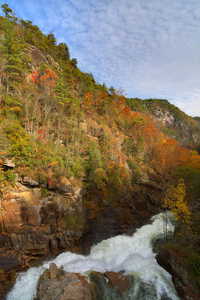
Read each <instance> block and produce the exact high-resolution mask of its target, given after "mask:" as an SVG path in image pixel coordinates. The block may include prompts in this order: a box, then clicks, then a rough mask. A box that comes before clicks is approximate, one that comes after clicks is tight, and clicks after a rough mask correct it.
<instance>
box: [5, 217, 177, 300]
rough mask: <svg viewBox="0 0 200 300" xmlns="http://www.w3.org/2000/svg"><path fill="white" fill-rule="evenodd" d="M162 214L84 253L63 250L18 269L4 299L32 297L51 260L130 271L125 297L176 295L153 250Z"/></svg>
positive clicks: (80, 269)
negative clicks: (130, 286)
mask: <svg viewBox="0 0 200 300" xmlns="http://www.w3.org/2000/svg"><path fill="white" fill-rule="evenodd" d="M169 214H170V213H169ZM164 217H165V215H164V214H162V213H160V214H158V215H156V216H154V217H153V218H152V219H151V221H152V223H151V224H148V225H144V226H142V227H141V228H139V229H138V230H137V231H136V232H135V233H134V235H133V236H126V235H120V236H116V237H113V238H109V239H107V240H103V241H102V242H100V243H99V244H97V245H94V246H93V247H92V249H91V252H90V255H88V256H83V255H78V254H74V253H71V252H65V253H62V254H60V255H58V256H57V257H56V259H54V260H51V261H48V262H46V263H44V264H43V265H42V266H40V267H37V268H30V269H29V270H28V271H27V272H24V273H20V274H19V275H18V278H17V281H16V284H15V286H14V287H13V289H12V290H11V291H10V292H9V293H8V295H7V298H6V299H7V300H32V299H34V296H35V293H36V284H37V280H38V278H39V276H40V275H41V274H42V273H43V271H44V270H45V269H46V268H48V267H49V264H50V263H51V262H54V263H55V264H56V265H57V267H61V266H62V267H63V269H64V270H65V271H67V272H76V273H80V274H86V272H87V274H88V272H89V271H91V270H95V271H98V272H101V273H104V272H106V271H113V272H119V271H124V273H125V274H131V275H133V276H134V278H135V280H134V285H133V289H132V291H131V294H130V293H129V295H128V298H127V299H131V300H132V299H133V300H144V299H146V300H150V299H151V300H159V299H161V298H162V296H165V299H172V300H177V299H179V298H178V296H177V294H176V291H175V289H174V286H173V283H172V279H171V275H170V274H169V273H167V272H166V271H165V270H164V269H163V268H161V267H160V266H159V265H158V264H157V261H156V258H155V256H156V253H154V252H153V241H155V240H156V239H157V238H161V237H163V235H164V234H163V232H164V230H163V228H164V227H165V226H164V225H165V224H164ZM170 219H171V220H172V218H170V215H169V216H168V220H170ZM167 227H168V228H167V230H168V233H173V230H174V225H173V221H168V224H167ZM145 290H146V292H144V291H145ZM144 295H145V296H144ZM108 299H111V298H108Z"/></svg>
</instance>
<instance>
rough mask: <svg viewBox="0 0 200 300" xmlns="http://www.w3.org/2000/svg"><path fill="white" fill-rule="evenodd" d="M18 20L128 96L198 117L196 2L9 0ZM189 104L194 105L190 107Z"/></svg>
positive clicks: (199, 52)
mask: <svg viewBox="0 0 200 300" xmlns="http://www.w3.org/2000/svg"><path fill="white" fill-rule="evenodd" d="M6 2H7V3H8V5H9V6H10V7H11V8H12V9H13V10H14V11H15V12H16V13H17V16H18V17H19V18H23V19H30V20H32V21H33V23H34V24H36V25H38V26H39V27H40V29H43V28H45V32H49V31H51V30H54V34H55V36H56V38H57V41H58V42H63V41H64V42H66V44H67V45H68V46H69V50H70V54H71V57H76V58H77V60H78V66H79V67H80V68H81V69H82V70H83V71H85V72H89V73H90V72H91V73H93V75H94V77H95V78H96V79H97V80H98V81H99V82H100V83H103V82H106V84H107V86H108V87H109V86H111V85H112V86H114V87H120V86H122V87H123V88H124V89H125V91H126V92H127V93H128V96H129V97H136V96H138V97H141V98H151V97H152V98H160V97H162V98H166V99H168V100H170V101H171V102H172V103H173V104H175V105H178V106H179V107H180V108H181V109H183V110H184V111H185V112H186V113H187V114H189V115H193V116H194V115H197V114H199V115H200V113H199V111H198V107H199V105H200V104H199V95H200V68H199V65H200V40H199V38H198V37H199V34H200V18H199V15H200V6H199V1H198V0H190V1H188V0H173V1H169V0H163V1H160V0H151V1H149V0H143V1H141V0H134V1H133V0H101V1H96V0H85V1H82V0H57V1H55V0H52V1H47V0H40V1H39V0H34V2H32V1H29V0H18V1H17V2H16V1H14V0H7V1H6ZM191 103H192V105H191Z"/></svg>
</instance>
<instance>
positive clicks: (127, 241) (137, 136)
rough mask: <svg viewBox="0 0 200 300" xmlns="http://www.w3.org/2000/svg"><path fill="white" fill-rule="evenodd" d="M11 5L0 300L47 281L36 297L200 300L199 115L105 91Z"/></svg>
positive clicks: (2, 138) (5, 44) (3, 35)
mask: <svg viewBox="0 0 200 300" xmlns="http://www.w3.org/2000/svg"><path fill="white" fill-rule="evenodd" d="M2 9H3V13H4V16H0V49H1V56H0V93H1V95H0V96H1V98H0V299H3V300H4V299H6V295H7V294H8V292H9V294H8V299H17V298H16V297H18V299H17V300H22V299H24V300H28V298H30V297H32V295H31V293H32V294H33V293H35V292H34V291H35V287H34V286H32V279H34V278H35V283H34V284H33V285H36V281H37V279H38V278H39V277H40V281H39V283H38V286H37V288H38V295H36V297H37V300H40V299H44V300H45V299H48V300H49V299H50V294H48V289H47V288H48V287H50V288H49V293H52V295H55V293H58V292H59V291H60V289H61V290H62V291H63V295H61V294H59V295H60V296H59V297H60V299H63V300H64V299H68V298H71V299H79V298H75V297H78V296H80V295H82V296H83V297H84V293H85V294H86V295H87V297H88V299H90V298H91V299H92V300H101V299H104V298H102V297H104V296H102V294H101V293H102V291H104V292H105V295H106V296H105V299H132V298H131V297H135V298H134V299H140V298H141V299H145V297H146V298H147V299H162V300H167V299H168V300H169V299H178V298H180V299H183V300H197V299H199V292H200V290H199V289H200V240H199V236H200V228H199V222H200V213H199V211H200V209H199V195H200V155H199V149H200V148H199V145H200V123H199V118H198V117H197V118H192V117H189V116H187V115H186V114H185V113H183V112H182V111H181V110H180V109H179V108H177V107H175V106H174V105H172V104H170V103H169V102H168V101H167V100H166V99H145V100H141V99H139V98H130V99H129V98H126V97H125V96H124V94H123V93H118V92H117V90H115V89H114V88H113V87H110V88H108V87H107V86H106V85H105V84H102V85H101V84H99V83H98V82H96V81H95V79H94V77H93V75H92V74H88V73H84V72H83V71H81V70H80V69H79V68H78V67H77V61H76V59H70V55H69V49H68V47H67V45H66V44H65V43H59V44H58V43H57V42H56V39H55V37H54V35H53V33H49V34H43V33H42V32H41V30H40V29H39V27H37V26H36V25H33V24H32V22H31V21H24V20H18V19H17V18H16V17H15V15H14V14H13V12H12V10H11V9H9V8H8V6H6V5H5V4H4V5H2ZM169 208H170V210H171V211H172V213H173V217H174V218H175V219H176V222H175V230H174V234H173V235H172V236H171V238H170V239H167V238H166V232H167V230H166V229H167V227H166V226H163V219H162V216H163V215H162V214H161V213H163V211H166V210H167V209H169ZM153 216H154V217H153ZM152 217H153V218H152ZM151 218H152V219H151ZM164 224H165V225H167V226H169V231H171V232H172V225H171V223H170V218H168V221H167V223H164ZM163 227H164V229H165V239H164V240H163V238H161V235H162V234H163ZM155 239H156V241H155ZM153 244H154V247H153ZM152 247H153V248H152ZM154 251H155V252H154ZM156 252H158V254H157V255H156ZM55 257H57V258H55ZM44 261H48V263H47V262H46V263H44ZM156 261H158V262H159V265H160V266H159V265H158V264H157V262H156ZM42 262H43V263H44V265H43V266H41V264H42ZM44 266H45V267H46V268H48V269H47V270H46V271H44ZM62 266H63V268H62ZM161 266H162V267H164V268H165V270H167V272H169V273H170V274H171V275H169V274H168V273H167V272H166V271H165V270H164V269H162V268H161ZM27 269H29V270H28V271H25V270H27ZM21 271H25V272H23V275H20V277H21V280H20V279H19V280H18V279H17V282H16V285H15V280H16V278H17V276H18V274H19V272H21ZM43 272H44V273H43ZM74 272H75V273H74ZM77 272H78V273H77ZM85 272H86V273H87V274H86V277H85ZM88 272H90V273H88ZM79 273H80V274H79ZM20 274H21V273H20ZM83 274H84V275H83ZM171 276H172V279H171ZM29 278H30V279H29ZM88 278H89V279H88ZM172 280H173V283H174V287H175V289H176V291H175V290H174V287H173V285H172ZM89 281H90V282H91V286H90V284H89ZM29 284H30V286H29ZM21 285H22V286H23V288H21ZM74 285H75V286H77V287H78V288H77V291H76V290H74V289H73V287H74ZM13 286H14V287H13ZM12 288H13V289H12ZM24 288H25V289H27V293H28V294H26V290H24ZM81 291H82V292H81ZM79 292H80V293H79ZM104 292H103V293H104ZM129 292H130V294H129ZM20 293H22V294H20ZM59 293H60V292H59ZM73 293H74V294H73ZM81 293H82V294H81ZM113 293H114V296H113ZM138 293H139V294H140V295H139V296H138ZM177 295H178V296H177ZM23 297H25V298H26V299H25V298H23ZM56 297H57V296H56V295H55V297H54V298H55V299H57V298H56ZM62 297H65V298H62ZM67 297H68V298H67ZM106 297H107V298H106ZM114 297H115V298H114ZM138 297H139V298H138ZM83 299H84V298H83ZM86 299H87V298H86Z"/></svg>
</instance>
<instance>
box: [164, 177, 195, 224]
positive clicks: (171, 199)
mask: <svg viewBox="0 0 200 300" xmlns="http://www.w3.org/2000/svg"><path fill="white" fill-rule="evenodd" d="M185 192H186V186H185V183H184V180H183V179H180V180H179V182H178V185H177V187H176V188H175V187H174V186H173V185H171V186H170V188H169V190H168V192H167V194H166V196H165V197H164V198H163V199H162V202H163V207H164V208H165V209H168V210H170V211H171V212H172V214H173V215H174V217H175V219H176V221H177V222H178V224H179V225H182V226H184V225H186V226H188V225H189V223H190V220H191V212H190V211H189V208H188V205H187V203H186V201H185V200H184V198H185ZM166 226H167V219H166Z"/></svg>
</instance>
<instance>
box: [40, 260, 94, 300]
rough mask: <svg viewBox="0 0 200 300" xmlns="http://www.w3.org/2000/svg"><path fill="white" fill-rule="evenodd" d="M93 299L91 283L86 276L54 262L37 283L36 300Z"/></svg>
mask: <svg viewBox="0 0 200 300" xmlns="http://www.w3.org/2000/svg"><path fill="white" fill-rule="evenodd" d="M54 299H56V300H67V299H68V300H70V299H73V300H92V297H91V290H90V284H89V282H88V280H87V278H86V277H85V276H82V275H79V274H76V273H67V272H64V271H63V270H62V269H60V268H57V266H56V265H55V264H54V263H52V264H50V269H49V270H46V271H45V272H44V273H43V274H42V275H41V276H40V279H39V281H38V283H37V294H36V297H35V300H54Z"/></svg>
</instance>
